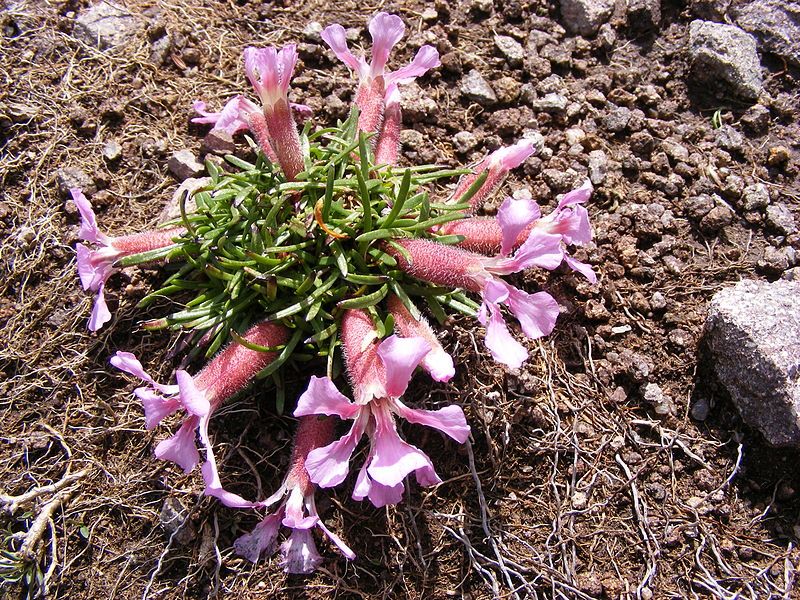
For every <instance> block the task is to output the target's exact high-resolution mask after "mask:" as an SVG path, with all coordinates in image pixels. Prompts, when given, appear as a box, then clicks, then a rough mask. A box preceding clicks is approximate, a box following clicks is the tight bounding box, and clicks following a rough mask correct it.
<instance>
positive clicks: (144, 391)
mask: <svg viewBox="0 0 800 600" xmlns="http://www.w3.org/2000/svg"><path fill="white" fill-rule="evenodd" d="M133 393H134V394H135V395H136V397H137V398H139V400H141V401H142V408H144V426H145V428H147V429H154V428H155V427H156V426H157V425H158V424H159V423H161V421H163V420H164V419H165V418H166V417H168V416H169V415H171V414H172V413H174V412H175V411H177V410H178V409H179V408H180V407H181V403H180V401H178V399H177V398H165V397H164V396H162V395H161V394H159V393H157V392H154V391H153V390H151V389H150V388H147V387H140V388H136V389H135V390H133Z"/></svg>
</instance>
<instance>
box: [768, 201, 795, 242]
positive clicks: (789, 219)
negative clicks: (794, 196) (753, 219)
mask: <svg viewBox="0 0 800 600" xmlns="http://www.w3.org/2000/svg"><path fill="white" fill-rule="evenodd" d="M767 223H768V224H769V225H770V227H772V228H773V229H775V230H776V231H778V232H779V233H782V234H783V235H791V234H793V233H795V232H796V231H797V224H796V223H795V222H794V215H792V211H791V210H789V207H788V206H786V205H785V204H784V203H783V202H778V203H776V204H771V205H770V206H768V207H767Z"/></svg>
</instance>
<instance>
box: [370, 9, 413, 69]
mask: <svg viewBox="0 0 800 600" xmlns="http://www.w3.org/2000/svg"><path fill="white" fill-rule="evenodd" d="M405 30H406V26H405V25H404V24H403V20H402V19H401V18H400V17H398V16H397V15H390V14H388V13H385V12H379V13H378V14H377V15H375V16H374V17H372V20H370V22H369V34H370V36H372V62H371V64H370V75H372V76H373V77H379V76H381V75H383V70H384V67H386V61H387V60H388V59H389V54H390V53H391V51H392V48H394V46H395V44H397V42H399V41H400V39H401V38H402V37H403V33H405Z"/></svg>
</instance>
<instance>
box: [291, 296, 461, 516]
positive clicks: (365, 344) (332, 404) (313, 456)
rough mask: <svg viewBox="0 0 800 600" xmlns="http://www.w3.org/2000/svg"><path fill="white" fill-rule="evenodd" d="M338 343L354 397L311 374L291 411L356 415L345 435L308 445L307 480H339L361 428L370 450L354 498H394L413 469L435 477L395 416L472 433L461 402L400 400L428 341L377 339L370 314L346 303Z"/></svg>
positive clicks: (431, 480)
mask: <svg viewBox="0 0 800 600" xmlns="http://www.w3.org/2000/svg"><path fill="white" fill-rule="evenodd" d="M342 346H343V348H344V353H345V361H346V365H347V371H348V374H349V376H350V379H351V384H352V389H353V394H354V398H355V402H353V401H351V400H349V399H348V398H347V397H345V396H344V395H342V394H341V393H340V392H339V390H337V389H336V386H335V385H334V384H333V382H332V381H331V380H330V379H328V378H327V377H322V378H320V377H313V376H312V377H311V381H310V383H309V385H308V389H307V390H306V391H305V392H304V393H303V395H302V396H300V399H299V400H298V403H297V409H296V410H295V412H294V414H295V416H308V415H329V416H332V415H336V416H338V417H339V418H341V419H346V420H352V421H353V425H352V426H351V428H350V431H349V432H348V433H347V434H345V435H344V436H343V437H342V438H340V439H339V440H337V441H335V442H333V443H331V444H328V445H327V446H325V447H323V448H317V449H315V450H312V451H311V452H309V454H308V458H307V459H306V469H307V470H308V473H309V476H310V478H311V481H313V482H314V483H316V484H317V485H319V486H320V487H332V486H335V485H338V484H340V483H341V482H342V481H344V479H345V477H346V476H347V473H348V470H349V462H350V457H351V455H352V454H353V451H354V450H355V448H356V446H357V445H358V442H359V440H360V439H361V437H362V436H363V435H364V434H365V433H366V434H367V436H368V437H369V438H370V450H369V453H368V455H367V459H366V461H365V463H364V465H363V466H362V468H361V470H360V472H359V474H358V478H357V479H356V485H355V489H354V491H353V498H354V499H356V500H363V499H364V498H369V500H370V501H371V502H372V503H373V504H374V505H375V506H378V507H380V506H385V505H387V504H396V503H397V502H399V501H400V500H401V499H402V496H403V491H404V489H405V486H404V484H403V479H405V477H406V476H407V475H409V474H411V473H414V474H415V476H416V479H417V482H418V483H419V484H420V485H423V486H429V485H435V484H437V483H440V482H441V480H440V479H439V476H438V475H437V474H436V471H435V470H434V468H433V464H432V463H431V460H430V458H428V456H427V455H426V454H425V453H424V452H422V451H421V450H420V449H419V448H416V447H414V446H412V445H411V444H409V443H407V442H405V441H403V440H402V439H401V438H400V436H399V434H398V433H397V426H396V424H395V417H394V415H399V416H400V417H402V418H404V419H406V420H407V421H409V422H411V423H418V424H420V425H427V426H428V427H434V428H435V429H438V430H439V431H441V432H443V433H444V434H446V435H448V436H450V437H451V438H453V439H454V440H456V441H457V442H458V443H463V442H464V441H466V439H467V437H468V436H469V426H468V425H467V422H466V419H465V418H464V412H463V411H462V410H461V408H460V407H458V406H446V407H444V408H441V409H439V410H433V411H431V410H420V409H412V408H409V407H408V406H406V405H405V404H404V403H403V402H401V401H400V397H401V396H402V395H403V393H404V392H405V391H406V388H407V387H408V383H409V381H410V379H411V375H412V373H413V372H414V369H415V368H416V367H417V365H418V364H419V363H420V361H422V359H423V358H424V357H425V356H426V355H427V354H428V353H429V352H430V351H431V347H430V345H429V344H428V343H427V342H426V341H425V340H424V339H422V338H417V337H413V338H400V337H397V336H395V335H393V336H390V337H388V338H386V339H385V340H383V341H381V342H378V340H377V333H376V332H375V330H374V328H373V326H372V321H371V320H370V318H369V316H368V315H367V314H366V313H365V312H363V311H360V310H358V311H357V310H349V311H347V312H346V313H345V314H344V317H343V318H342Z"/></svg>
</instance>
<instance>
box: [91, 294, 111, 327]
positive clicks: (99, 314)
mask: <svg viewBox="0 0 800 600" xmlns="http://www.w3.org/2000/svg"><path fill="white" fill-rule="evenodd" d="M103 287H104V285H101V286H100V287H99V288H98V290H97V297H96V298H95V300H94V306H93V307H92V314H91V315H90V316H89V325H88V327H89V331H97V330H98V329H100V328H101V327H102V326H103V325H105V324H106V323H108V322H109V321H110V320H111V311H110V310H108V305H107V304H106V298H105V294H103Z"/></svg>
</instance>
